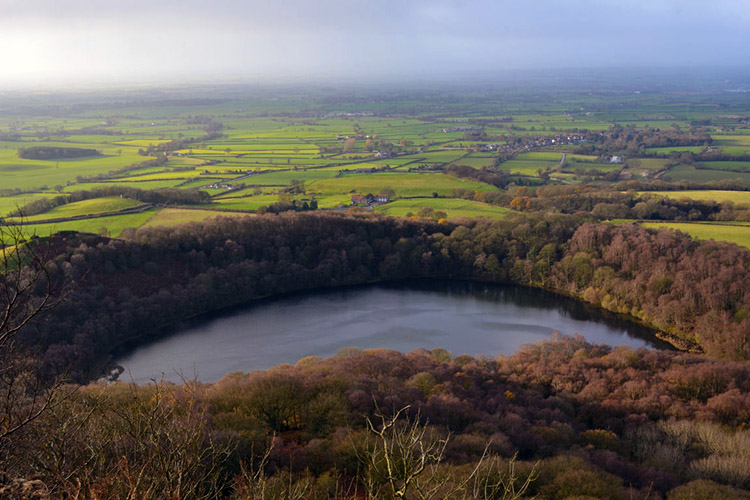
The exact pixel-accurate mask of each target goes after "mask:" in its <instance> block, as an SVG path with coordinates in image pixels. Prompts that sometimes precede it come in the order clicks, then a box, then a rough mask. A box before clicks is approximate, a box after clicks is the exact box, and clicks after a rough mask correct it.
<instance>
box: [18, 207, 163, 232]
mask: <svg viewBox="0 0 750 500" xmlns="http://www.w3.org/2000/svg"><path fill="white" fill-rule="evenodd" d="M157 212H158V210H156V209H151V210H146V211H145V212H142V213H137V214H126V215H116V216H109V217H98V218H94V219H84V220H76V221H69V222H58V223H55V224H29V225H28V226H26V228H25V229H26V231H27V233H28V234H36V235H37V236H48V235H50V234H53V233H56V232H58V231H83V232H87V233H96V234H108V235H109V236H112V237H115V238H116V237H118V236H120V234H121V233H122V231H123V230H124V229H126V228H130V227H132V228H139V227H141V226H142V225H144V224H145V223H146V222H148V220H149V219H151V217H153V216H154V215H155V214H156V213H157Z"/></svg>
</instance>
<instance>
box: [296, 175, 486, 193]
mask: <svg viewBox="0 0 750 500" xmlns="http://www.w3.org/2000/svg"><path fill="white" fill-rule="evenodd" d="M386 188H391V189H393V190H394V191H395V193H396V196H431V195H432V193H437V194H438V195H440V196H449V195H450V194H452V192H453V190H454V189H457V188H461V189H474V190H477V191H497V188H495V187H493V186H490V185H489V184H483V183H480V182H475V181H470V180H465V179H458V178H456V177H451V176H448V175H445V174H440V173H425V174H422V173H413V172H412V173H383V174H362V175H358V174H351V175H344V176H342V177H337V178H334V179H325V180H320V181H315V182H312V183H310V184H309V185H308V186H307V192H308V193H320V194H322V195H332V194H341V193H352V194H353V193H361V194H367V193H372V194H377V193H378V192H380V191H382V190H384V189H386Z"/></svg>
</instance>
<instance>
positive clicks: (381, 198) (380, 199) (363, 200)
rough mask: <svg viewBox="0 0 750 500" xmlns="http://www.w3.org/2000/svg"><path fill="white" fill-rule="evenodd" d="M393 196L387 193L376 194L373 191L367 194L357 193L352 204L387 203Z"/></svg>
mask: <svg viewBox="0 0 750 500" xmlns="http://www.w3.org/2000/svg"><path fill="white" fill-rule="evenodd" d="M390 199H391V197H390V196H388V195H387V194H385V193H380V194H378V195H374V194H372V193H367V194H355V195H353V196H352V202H351V204H352V205H370V204H372V203H386V202H388V201H390Z"/></svg>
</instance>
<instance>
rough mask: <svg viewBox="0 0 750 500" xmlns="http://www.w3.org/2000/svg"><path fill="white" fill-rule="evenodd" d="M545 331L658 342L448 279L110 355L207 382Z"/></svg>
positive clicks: (543, 335) (308, 301) (277, 313)
mask: <svg viewBox="0 0 750 500" xmlns="http://www.w3.org/2000/svg"><path fill="white" fill-rule="evenodd" d="M555 330H557V331H559V332H561V333H563V334H567V335H573V334H575V333H579V334H581V335H583V336H584V337H585V338H586V339H587V340H589V341H590V342H595V343H606V344H610V345H620V344H627V345H630V346H633V347H642V346H649V347H662V348H663V347H666V344H665V343H663V342H660V341H659V340H657V339H655V338H654V337H653V336H652V331H651V330H649V329H647V328H645V327H643V326H640V325H638V324H635V323H633V322H630V321H627V320H624V319H622V318H620V317H618V316H615V315H612V314H608V313H606V312H604V311H601V310H599V309H597V308H594V307H591V306H589V305H586V304H584V303H581V302H578V301H576V300H573V299H569V298H566V297H561V296H558V295H554V294H551V293H548V292H544V291H541V290H536V289H532V288H525V287H516V286H505V285H493V284H483V283H472V282H455V281H420V282H416V283H410V284H403V283H399V284H393V285H372V286H366V287H356V288H345V289H333V290H324V291H313V292H308V293H299V294H293V295H288V296H284V297H281V298H276V299H269V300H262V301H258V302H254V303H252V304H251V305H248V306H245V307H242V308H236V309H234V310H231V311H226V312H223V313H221V314H220V315H215V316H213V317H211V318H208V319H204V320H201V321H200V322H196V323H194V324H192V325H190V326H188V327H186V328H185V329H183V330H181V331H179V332H177V333H175V334H173V335H170V336H168V337H164V338H162V339H159V340H157V341H155V342H153V343H150V344H147V345H143V346H141V347H138V348H136V349H135V350H133V351H132V352H130V353H129V354H127V355H125V356H123V357H122V358H120V359H119V360H117V362H118V363H119V364H120V365H122V366H123V367H124V368H125V372H124V373H123V375H122V376H121V377H120V378H121V379H122V380H130V379H131V378H132V379H133V380H135V381H136V382H139V383H142V382H146V381H148V380H149V379H151V378H156V379H159V378H161V377H162V374H163V376H164V378H165V379H168V380H174V381H179V380H180V375H178V374H183V375H184V376H186V377H187V378H192V377H193V376H195V375H197V377H198V379H199V380H201V381H204V382H209V381H215V380H218V379H220V378H221V377H223V376H224V375H226V374H227V373H229V372H233V371H238V370H241V371H252V370H263V369H267V368H271V367H272V366H275V365H277V364H279V363H295V362H297V361H298V360H299V359H300V358H303V357H305V356H321V357H324V356H331V355H333V354H335V353H336V352H337V351H339V350H340V349H342V348H345V347H358V348H362V349H369V348H386V349H395V350H398V351H402V352H408V351H411V350H414V349H417V348H420V347H424V348H427V349H432V348H435V347H442V348H445V349H448V350H449V351H451V352H452V353H453V354H454V355H459V354H471V355H489V356H496V355H498V354H500V353H502V354H512V353H513V352H515V351H516V350H518V348H519V347H521V346H522V345H523V344H526V343H530V342H536V341H539V340H544V339H548V338H549V337H550V335H551V334H552V332H554V331H555Z"/></svg>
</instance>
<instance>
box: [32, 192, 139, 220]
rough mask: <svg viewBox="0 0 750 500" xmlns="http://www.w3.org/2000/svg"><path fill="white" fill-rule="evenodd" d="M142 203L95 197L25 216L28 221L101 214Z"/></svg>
mask: <svg viewBox="0 0 750 500" xmlns="http://www.w3.org/2000/svg"><path fill="white" fill-rule="evenodd" d="M141 204H142V203H141V202H139V201H136V200H131V199H128V198H120V197H119V196H117V197H109V198H94V199H91V200H83V201H77V202H74V203H68V204H66V205H60V206H59V207H55V208H53V209H52V210H49V211H47V212H44V213H41V214H37V215H31V216H28V217H26V218H25V220H26V221H28V222H33V221H40V220H49V219H64V218H68V217H77V216H82V215H93V214H101V213H106V212H116V211H118V210H124V209H126V208H132V207H135V206H137V205H141Z"/></svg>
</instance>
